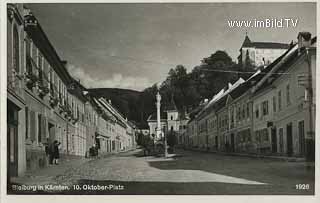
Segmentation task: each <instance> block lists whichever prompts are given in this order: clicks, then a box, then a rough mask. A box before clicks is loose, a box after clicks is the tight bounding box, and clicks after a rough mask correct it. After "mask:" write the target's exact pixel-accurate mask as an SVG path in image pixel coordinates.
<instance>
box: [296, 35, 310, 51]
mask: <svg viewBox="0 0 320 203" xmlns="http://www.w3.org/2000/svg"><path fill="white" fill-rule="evenodd" d="M310 45H311V33H310V32H299V34H298V48H299V49H301V48H303V47H306V48H308V47H310Z"/></svg>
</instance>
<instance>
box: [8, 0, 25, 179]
mask: <svg viewBox="0 0 320 203" xmlns="http://www.w3.org/2000/svg"><path fill="white" fill-rule="evenodd" d="M22 13H23V7H22V5H17V6H16V5H12V4H8V7H7V16H8V18H7V19H8V20H7V148H8V151H7V152H8V162H7V167H8V172H9V173H8V176H9V177H10V176H17V175H22V174H23V173H24V171H25V170H26V154H25V148H26V145H25V140H26V135H27V134H26V118H25V116H26V113H25V112H26V111H25V110H26V101H25V92H24V73H25V72H26V66H25V57H24V54H22V53H24V38H25V37H24V36H25V32H24V27H23V24H24V19H23V16H22V15H21V14H22Z"/></svg>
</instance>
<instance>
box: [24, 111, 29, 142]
mask: <svg viewBox="0 0 320 203" xmlns="http://www.w3.org/2000/svg"><path fill="white" fill-rule="evenodd" d="M25 111H26V139H28V138H29V134H28V133H29V108H28V107H26V108H25Z"/></svg>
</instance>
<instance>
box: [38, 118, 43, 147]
mask: <svg viewBox="0 0 320 203" xmlns="http://www.w3.org/2000/svg"><path fill="white" fill-rule="evenodd" d="M41 119H42V118H41V114H38V143H40V142H41V133H42V132H41Z"/></svg>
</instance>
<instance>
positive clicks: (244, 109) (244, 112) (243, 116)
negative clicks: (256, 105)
mask: <svg viewBox="0 0 320 203" xmlns="http://www.w3.org/2000/svg"><path fill="white" fill-rule="evenodd" d="M245 117H246V107H245V105H243V106H242V119H244V118H245Z"/></svg>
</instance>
